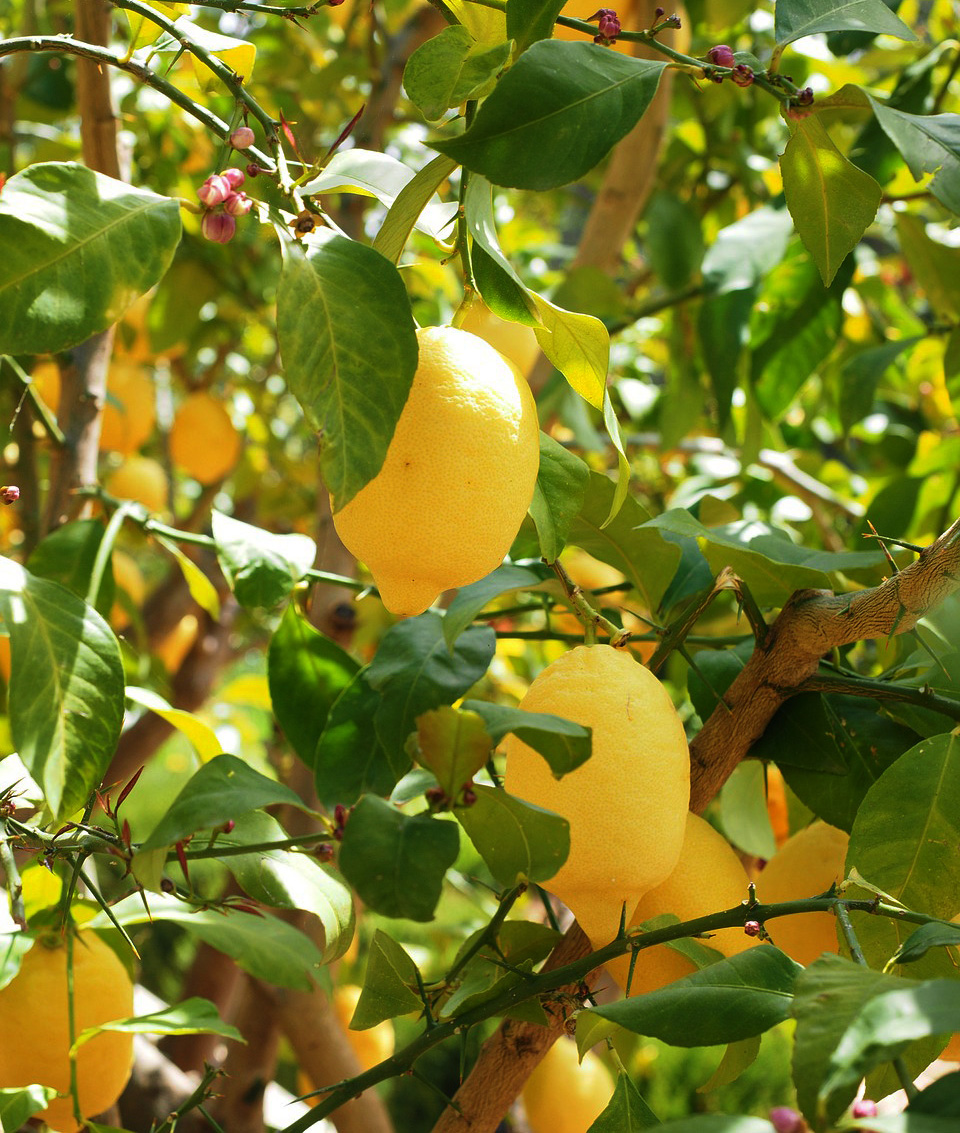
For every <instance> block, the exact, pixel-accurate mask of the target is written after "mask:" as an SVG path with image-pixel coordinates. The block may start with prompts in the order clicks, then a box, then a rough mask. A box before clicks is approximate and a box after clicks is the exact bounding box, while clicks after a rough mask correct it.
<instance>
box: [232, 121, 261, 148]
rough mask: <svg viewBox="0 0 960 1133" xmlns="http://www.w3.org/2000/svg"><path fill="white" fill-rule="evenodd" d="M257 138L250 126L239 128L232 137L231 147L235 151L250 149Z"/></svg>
mask: <svg viewBox="0 0 960 1133" xmlns="http://www.w3.org/2000/svg"><path fill="white" fill-rule="evenodd" d="M255 140H256V137H255V135H254V133H253V130H251V129H250V127H249V126H238V127H237V128H236V129H235V130H234V131H233V133H232V134H231V135H230V145H232V146H233V148H234V149H249V148H250V146H252V145H253V143H254V141H255Z"/></svg>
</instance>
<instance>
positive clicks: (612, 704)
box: [504, 645, 690, 946]
mask: <svg viewBox="0 0 960 1133" xmlns="http://www.w3.org/2000/svg"><path fill="white" fill-rule="evenodd" d="M520 707H521V708H523V709H524V710H526V711H529V712H550V713H553V714H554V715H557V716H563V717H565V718H566V719H568V720H573V721H574V722H575V723H577V724H584V725H587V726H589V727H591V728H592V729H593V749H592V750H593V753H592V755H591V756H590V758H589V759H588V760H587V762H586V763H584V764H581V766H580V767H578V768H576V770H574V771H571V772H570V773H569V774H568V775H565V776H564V777H563V778H562V779H555V778H554V777H553V774H552V773H551V771H550V768H549V767H548V765H547V763H546V761H545V760H544V759H543V757H542V756H540V755H538V754H537V753H536V752H535V751H534V750H533V749H532V748H529V747H527V745H526V744H524V743H523V742H522V741H520V740H518V739H517V738H516V736H513V735H511V736H510V737H509V738H508V740H507V770H506V777H505V779H504V786H505V787H506V789H507V791H509V792H510V794H512V795H516V796H518V797H519V798H521V799H524V800H525V801H526V802H529V803H533V804H535V805H536V806H539V807H543V808H544V809H546V810H552V811H555V812H556V813H557V814H561V815H563V817H564V818H566V819H567V821H568V822H569V823H570V853H569V856H568V858H567V860H566V862H565V863H564V864H563V865H562V866H561V867H560V870H559V872H558V873H557V874H556V875H555V876H554V877H552V878H551V879H550V880H549V881H548V882H547V883H546V884H547V888H548V889H550V890H551V891H552V892H553V893H555V894H556V895H557V896H558V897H559V898H560V900H562V901H563V902H564V903H565V904H566V905H567V906H568V907H569V908H570V910H571V911H572V912H573V914H574V916H576V918H577V920H578V921H579V922H580V926H581V928H582V929H583V930H584V932H585V933H586V934H587V936H589V937H590V939H591V941H592V942H593V943H594V945H595V946H600V945H602V944H606V943H609V941H610V940H612V939H613V937H614V936H615V935H616V931H617V928H618V926H619V923H620V913H621V908H622V907H623V905H624V904H626V908H627V914H628V915H629V913H630V911H631V910H632V909H634V908H635V907H636V905H637V903H638V902H639V900H640V898H641V897H642V896H643V895H644V894H645V893H648V892H649V891H650V890H651V889H653V888H654V887H655V886H657V885H659V884H660V883H661V882H662V881H664V880H665V879H666V878H667V877H668V876H669V874H670V872H671V871H672V870H673V868H674V866H675V865H676V864H677V860H678V859H679V857H680V848H681V846H682V843H683V835H684V829H685V825H686V814H687V808H688V806H689V801H690V756H689V752H688V749H687V741H686V737H685V736H684V731H683V724H682V723H681V721H680V717H679V716H678V715H677V712H676V709H675V708H674V707H673V703H672V701H671V700H670V696H669V694H668V693H667V690H666V689H665V688H664V687H663V685H662V684H661V683H660V682H659V681H658V680H657V678H656V677H655V676H654V675H653V673H651V672H650V670H649V669H645V668H644V667H643V666H642V665H640V664H638V663H637V662H636V661H635V660H634V659H633V657H631V656H630V654H629V653H623V652H620V651H619V650H616V649H614V648H612V647H611V646H609V645H593V646H585V645H580V646H577V648H576V649H571V650H570V651H569V652H568V653H565V654H564V655H563V656H562V657H560V658H559V659H558V660H557V661H554V662H553V664H552V665H549V666H548V667H547V668H546V669H544V671H543V672H542V673H541V674H540V675H539V676H538V677H537V679H536V680H535V681H534V682H533V684H532V685H531V686H530V689H529V690H528V692H527V695H526V696H525V697H524V698H523V701H522V702H521V705H520Z"/></svg>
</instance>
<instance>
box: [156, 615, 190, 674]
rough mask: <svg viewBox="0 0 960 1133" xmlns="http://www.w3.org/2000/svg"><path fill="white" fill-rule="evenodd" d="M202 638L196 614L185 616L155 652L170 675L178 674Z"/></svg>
mask: <svg viewBox="0 0 960 1133" xmlns="http://www.w3.org/2000/svg"><path fill="white" fill-rule="evenodd" d="M199 636H200V619H199V618H198V617H197V615H196V614H184V615H183V617H182V618H181V619H180V621H178V622H177V624H176V625H175V626H174V627H173V629H172V630H171V631H170V632H169V633H168V634H167V636H166V637H165V638H164V639H163V640H162V641H161V642H160V644H159V645H158V646H157V647H156V649H155V650H154V653H155V655H156V656H157V657H158V658H159V659H160V660H161V661H162V662H163V664H164V666H165V668H166V670H167V672H168V673H171V674H172V673H178V672H179V671H180V666H181V665H182V664H183V660H184V658H185V657H186V655H187V654H188V653H189V652H190V650H191V649H192V648H193V646H194V643H195V642H196V640H197V638H198V637H199Z"/></svg>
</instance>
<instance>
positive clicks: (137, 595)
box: [110, 549, 147, 633]
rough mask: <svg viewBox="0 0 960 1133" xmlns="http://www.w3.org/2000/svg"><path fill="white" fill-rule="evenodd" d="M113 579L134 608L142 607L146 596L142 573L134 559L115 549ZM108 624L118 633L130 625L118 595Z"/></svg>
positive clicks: (145, 585) (145, 584)
mask: <svg viewBox="0 0 960 1133" xmlns="http://www.w3.org/2000/svg"><path fill="white" fill-rule="evenodd" d="M113 578H114V581H115V582H116V584H117V589H118V590H122V591H123V592H124V593H125V594H126V595H127V597H128V598H129V599H130V602H131V603H132V604H133V605H134V606H142V605H143V600H144V598H146V596H147V583H146V580H145V579H144V577H143V572H142V571H141V570H140V568H139V567H138V566H137V562H136V559H134V558H133V556H132V555H128V554H127V552H126V551H120V550H116V549H115V550H114V552H113ZM110 624H111V625H112V626H113V628H114V629H115V630H116V631H117V632H118V633H119V632H120V631H121V630H124V629H126V628H127V626H128V625H129V624H130V617H129V615H128V614H127V611H126V609H125V608H124V604H123V602H122V601H121V599H120V596H119V594H118V595H117V597H116V599H115V600H114V603H113V609H112V610H111V611H110Z"/></svg>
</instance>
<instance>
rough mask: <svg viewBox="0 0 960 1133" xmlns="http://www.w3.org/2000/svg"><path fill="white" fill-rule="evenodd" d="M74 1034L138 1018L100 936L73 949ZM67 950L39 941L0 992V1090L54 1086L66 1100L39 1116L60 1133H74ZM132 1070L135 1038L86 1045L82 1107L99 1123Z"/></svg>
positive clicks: (81, 1056) (80, 1068) (85, 935)
mask: <svg viewBox="0 0 960 1133" xmlns="http://www.w3.org/2000/svg"><path fill="white" fill-rule="evenodd" d="M73 994H74V1018H75V1031H76V1033H77V1034H79V1033H80V1032H81V1031H83V1030H85V1029H86V1028H87V1027H94V1026H97V1025H98V1024H99V1023H106V1022H109V1021H110V1020H112V1019H118V1018H127V1017H129V1016H131V1015H133V1013H134V1011H133V984H132V983H131V981H130V977H129V976H128V975H127V971H126V968H124V966H123V964H122V963H121V962H120V960H119V959H118V958H117V955H116V953H115V952H114V951H113V950H112V949H111V948H110V946H109V945H108V944H105V943H104V941H103V940H102V939H101V938H100V937H99V936H97V934H96V933H94V932H81V933H79V934H78V936H77V938H76V940H75V941H74V944H73ZM69 1049H70V1030H69V1023H68V1014H67V949H66V947H63V946H61V947H57V948H48V947H45V946H44V944H43V943H42V942H40V941H38V942H37V943H36V944H34V946H33V948H31V949H30V951H29V952H28V953H27V954H26V956H24V958H23V962H22V963H21V966H20V971H19V972H18V973H17V975H16V976H15V977H14V978H13V980H11V982H10V983H9V984H7V986H6V987H5V988H2V989H0V1087H13V1086H29V1085H32V1084H34V1083H37V1084H38V1085H41V1086H53V1087H54V1088H55V1089H57V1090H58V1091H59V1092H60V1093H61V1094H64V1095H66V1096H65V1097H60V1098H56V1099H54V1101H52V1102H51V1103H50V1105H49V1106H47V1108H46V1109H45V1110H42V1111H41V1112H40V1113H38V1114H37V1117H38V1118H40V1119H41V1120H43V1121H45V1122H46V1123H47V1124H48V1125H49V1126H50V1127H51V1128H52V1129H56V1130H57V1131H58V1133H76V1130H78V1129H79V1128H80V1126H79V1125H78V1124H77V1122H76V1119H75V1118H74V1116H73V1102H72V1100H71V1098H70V1096H69V1095H70V1060H69ZM132 1068H133V1036H132V1035H123V1034H113V1033H110V1032H104V1033H103V1034H100V1035H96V1036H95V1037H94V1038H92V1039H90V1040H89V1042H87V1043H85V1044H84V1045H83V1046H81V1047H80V1049H79V1052H78V1054H77V1084H78V1092H79V1096H80V1109H81V1111H82V1113H83V1114H84V1116H85V1117H94V1116H95V1115H96V1114H98V1113H102V1112H103V1111H104V1110H107V1109H109V1108H110V1107H111V1106H112V1105H113V1104H114V1102H115V1101H116V1100H117V1098H119V1097H120V1094H121V1093H122V1091H123V1087H124V1086H125V1085H126V1084H127V1079H128V1078H129V1077H130V1071H131V1069H132Z"/></svg>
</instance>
